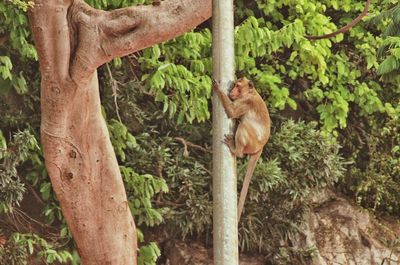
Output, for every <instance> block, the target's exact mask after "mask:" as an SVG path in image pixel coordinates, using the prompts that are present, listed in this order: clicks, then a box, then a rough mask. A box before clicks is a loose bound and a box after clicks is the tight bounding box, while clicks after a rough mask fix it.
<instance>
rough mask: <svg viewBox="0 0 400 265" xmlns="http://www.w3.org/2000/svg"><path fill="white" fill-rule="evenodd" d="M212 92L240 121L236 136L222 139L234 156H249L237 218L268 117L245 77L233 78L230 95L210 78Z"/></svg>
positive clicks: (265, 136) (264, 137)
mask: <svg viewBox="0 0 400 265" xmlns="http://www.w3.org/2000/svg"><path fill="white" fill-rule="evenodd" d="M213 91H215V93H216V94H217V95H218V97H219V99H220V100H221V102H222V105H223V106H224V109H225V112H226V114H227V115H228V117H229V118H231V119H238V120H239V123H238V126H237V129H236V132H235V135H232V134H229V135H225V138H224V140H223V142H224V143H225V144H226V145H227V146H228V148H229V150H230V152H231V153H232V154H233V155H235V156H236V157H239V158H242V157H243V156H244V155H249V156H250V159H249V163H248V166H247V170H246V174H245V177H244V180H243V186H242V190H241V192H240V197H239V203H238V212H237V219H238V221H239V220H240V216H241V215H242V211H243V206H244V203H245V200H246V196H247V192H248V189H249V184H250V180H251V177H252V175H253V173H254V170H255V168H256V165H257V161H258V159H259V158H260V156H261V153H262V151H263V147H264V145H265V144H266V143H267V142H268V139H269V136H270V134H271V118H270V116H269V112H268V109H267V105H266V104H265V102H264V100H263V99H262V98H261V96H260V94H258V92H257V91H256V89H255V87H254V84H253V82H252V81H250V80H248V79H247V78H246V77H242V78H240V79H238V80H237V81H236V83H235V84H234V86H233V88H232V89H231V91H230V92H229V96H228V95H226V94H225V93H224V92H223V91H222V90H221V89H220V87H219V84H218V83H217V81H215V80H213Z"/></svg>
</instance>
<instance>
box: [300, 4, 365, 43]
mask: <svg viewBox="0 0 400 265" xmlns="http://www.w3.org/2000/svg"><path fill="white" fill-rule="evenodd" d="M370 5H371V0H367V2H366V3H365V6H364V9H363V11H362V12H361V14H360V15H358V17H356V18H355V19H353V20H352V21H350V23H349V24H347V25H346V26H344V27H341V28H340V29H338V30H337V31H335V32H332V33H329V34H325V35H321V36H305V37H306V38H307V39H308V40H322V39H328V38H332V37H335V36H336V35H339V34H340V33H345V32H347V31H349V30H350V29H351V28H352V27H354V26H355V25H357V24H358V22H360V21H361V19H363V17H365V16H366V15H367V14H368V9H369V6H370Z"/></svg>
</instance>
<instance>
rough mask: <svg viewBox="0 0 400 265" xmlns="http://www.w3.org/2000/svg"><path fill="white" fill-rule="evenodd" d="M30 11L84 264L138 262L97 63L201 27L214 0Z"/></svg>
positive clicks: (67, 208) (48, 117) (45, 126)
mask: <svg viewBox="0 0 400 265" xmlns="http://www.w3.org/2000/svg"><path fill="white" fill-rule="evenodd" d="M29 15H30V22H31V27H32V31H33V36H34V41H35V45H36V49H37V51H38V54H39V62H40V72H41V76H42V83H41V112H42V121H41V140H42V145H43V152H44V156H45V160H46V167H47V170H48V172H49V175H50V179H51V182H52V185H53V189H54V191H55V193H56V195H57V198H58V200H59V201H60V205H61V209H62V212H63V214H64V216H65V219H66V220H67V223H68V227H69V228H70V230H71V232H72V235H73V237H74V240H75V242H76V244H77V246H78V251H79V254H80V256H81V260H82V263H83V264H85V265H91V264H93V265H94V264H96V265H103V264H104V265H105V264H112V265H114V264H115V265H130V264H136V252H137V239H136V230H135V225H134V221H133V218H132V215H131V212H130V209H129V207H128V202H127V197H126V193H125V190H124V186H123V182H122V178H121V175H120V172H119V167H118V163H117V160H116V157H115V153H114V151H113V148H112V146H111V142H110V139H109V134H108V131H107V127H106V124H105V121H104V119H103V117H102V115H101V109H100V106H101V104H100V97H99V89H98V80H97V71H96V69H97V68H98V67H99V66H100V65H102V64H104V63H105V62H107V61H109V60H111V59H112V58H115V57H118V56H124V55H127V54H129V53H132V52H134V51H138V50H140V49H143V48H145V47H148V46H151V45H153V44H155V43H158V42H162V41H165V40H167V39H170V38H173V37H176V36H178V35H180V34H182V33H183V32H185V31H187V30H189V29H191V28H193V27H195V26H196V25H198V24H199V23H201V22H202V21H204V20H206V19H207V18H209V17H210V16H211V0H203V1H198V0H170V1H164V2H162V3H161V4H160V5H159V6H136V7H130V8H123V9H118V10H114V11H110V12H105V11H102V10H96V9H93V8H91V7H90V6H88V5H87V4H85V3H84V2H83V1H82V0H51V1H48V0H36V1H35V6H34V7H33V8H32V9H31V10H30V14H29Z"/></svg>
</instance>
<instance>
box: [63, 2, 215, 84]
mask: <svg viewBox="0 0 400 265" xmlns="http://www.w3.org/2000/svg"><path fill="white" fill-rule="evenodd" d="M211 2H212V1H211V0H199V1H186V0H169V1H163V2H161V3H160V4H159V5H151V6H143V5H142V6H133V7H127V8H121V9H117V10H113V11H109V12H104V11H100V10H96V9H94V8H92V7H90V6H89V5H87V4H86V3H85V2H83V1H82V0H75V2H74V5H73V8H71V11H70V12H71V13H72V14H73V17H72V21H73V23H74V24H76V27H77V31H78V33H77V34H76V35H77V38H78V39H79V45H78V46H77V47H76V52H75V54H74V56H73V60H72V62H73V63H72V65H71V71H70V72H71V77H72V78H73V79H74V80H82V79H85V78H88V77H90V74H91V73H92V72H94V71H95V70H96V69H97V68H98V67H99V66H100V65H102V64H104V63H106V62H108V61H110V60H111V59H113V58H115V57H121V56H125V55H128V54H130V53H133V52H135V51H138V50H141V49H144V48H147V47H150V46H152V45H154V44H156V43H160V42H163V41H167V40H169V39H172V38H174V37H177V36H179V35H181V34H183V33H184V32H186V31H188V30H190V29H193V28H194V27H196V26H197V25H198V24H200V23H201V22H203V21H204V20H206V19H208V18H209V17H210V16H211ZM161 22H162V23H161Z"/></svg>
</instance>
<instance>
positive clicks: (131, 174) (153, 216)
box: [121, 166, 168, 227]
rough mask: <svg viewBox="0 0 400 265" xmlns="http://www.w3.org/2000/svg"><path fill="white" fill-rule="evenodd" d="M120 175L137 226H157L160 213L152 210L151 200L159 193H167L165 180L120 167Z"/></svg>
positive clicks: (160, 217)
mask: <svg viewBox="0 0 400 265" xmlns="http://www.w3.org/2000/svg"><path fill="white" fill-rule="evenodd" d="M121 173H122V176H123V179H124V182H125V188H126V191H127V193H128V200H129V207H130V209H131V211H132V213H133V215H134V216H135V217H137V218H136V222H137V224H138V225H141V224H143V223H144V224H146V226H150V227H152V226H154V225H158V224H160V223H161V222H162V216H161V213H160V211H161V210H162V209H154V208H153V206H152V203H151V199H152V198H153V197H154V195H156V194H158V193H160V192H168V186H167V185H166V184H165V180H163V179H159V178H157V177H154V176H152V175H149V174H145V175H139V174H138V173H136V172H135V171H133V169H132V168H129V167H124V166H121Z"/></svg>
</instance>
